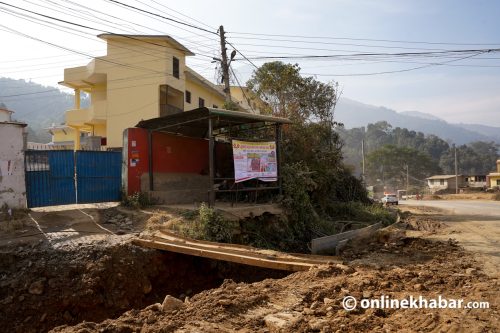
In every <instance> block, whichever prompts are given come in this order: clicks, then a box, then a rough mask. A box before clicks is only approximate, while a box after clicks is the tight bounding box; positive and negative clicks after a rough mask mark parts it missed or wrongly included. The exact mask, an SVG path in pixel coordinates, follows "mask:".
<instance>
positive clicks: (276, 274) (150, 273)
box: [0, 237, 289, 332]
mask: <svg viewBox="0 0 500 333" xmlns="http://www.w3.org/2000/svg"><path fill="white" fill-rule="evenodd" d="M0 251H1V252H0V327H1V329H0V331H2V332H46V331H48V330H50V329H52V328H54V327H56V326H58V325H63V324H66V325H75V324H77V323H81V322H83V321H93V322H100V321H102V320H105V319H108V318H117V317H119V316H120V315H122V314H123V313H124V312H126V311H127V310H131V309H142V308H144V307H146V306H148V305H150V304H154V303H157V302H160V303H161V302H162V301H163V299H164V298H165V296H166V295H172V296H174V297H177V298H180V299H184V298H186V297H189V296H192V295H194V294H197V293H199V292H201V291H203V290H206V289H211V288H216V287H219V286H220V285H221V284H222V283H223V281H224V280H225V279H231V280H233V281H235V282H256V281H260V280H264V279H266V278H282V277H284V276H286V275H288V274H289V273H287V272H284V271H276V270H269V269H260V268H256V267H251V266H245V265H238V264H233V263H227V262H221V261H215V260H210V259H206V258H199V257H193V256H187V255H182V254H176V253H171V252H162V251H157V250H152V249H144V248H141V247H137V246H135V245H132V244H131V243H130V242H127V241H123V239H122V238H120V237H116V239H113V238H111V239H107V240H105V241H97V242H92V243H87V244H84V243H80V244H77V246H63V247H60V248H53V247H52V246H50V245H49V244H47V243H46V242H37V243H36V244H31V245H29V244H28V245H24V246H16V247H13V248H8V247H3V248H2V249H1V250H0Z"/></svg>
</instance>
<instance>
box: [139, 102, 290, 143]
mask: <svg viewBox="0 0 500 333" xmlns="http://www.w3.org/2000/svg"><path fill="white" fill-rule="evenodd" d="M209 118H211V119H212V120H213V122H212V127H213V129H214V130H217V129H221V128H225V127H230V126H237V125H244V124H254V123H271V124H273V123H274V124H290V123H291V121H290V120H289V119H286V118H278V117H271V116H265V115H260V114H253V113H247V112H242V111H230V110H225V109H215V108H208V107H203V108H198V109H194V110H191V111H184V112H179V113H176V114H173V115H169V116H165V117H159V118H153V119H148V120H142V121H140V122H139V123H138V124H137V125H135V127H139V128H145V129H148V130H151V131H160V132H169V133H177V134H182V135H185V136H191V137H199V138H205V137H207V134H208V119H209Z"/></svg>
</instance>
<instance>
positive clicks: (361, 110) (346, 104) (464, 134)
mask: <svg viewBox="0 0 500 333" xmlns="http://www.w3.org/2000/svg"><path fill="white" fill-rule="evenodd" d="M335 118H336V120H337V121H339V122H342V123H344V125H345V127H346V128H354V127H362V126H366V125H368V124H369V123H376V122H378V121H387V122H388V123H389V124H391V125H392V126H393V127H402V128H407V129H409V130H413V131H418V132H422V133H424V134H427V135H429V134H434V135H437V136H439V137H441V138H443V139H444V140H447V141H448V140H449V141H452V142H453V143H456V144H466V143H470V142H473V141H495V142H497V143H500V134H499V133H500V128H497V127H489V126H483V125H468V124H460V125H455V124H450V123H448V122H446V121H444V120H442V119H440V118H437V117H435V116H432V115H429V114H426V113H422V112H418V111H407V112H401V113H399V112H396V111H394V110H391V109H388V108H385V107H377V106H374V105H369V104H363V103H360V102H357V101H354V100H351V99H348V98H341V99H340V100H339V102H338V104H337V107H336V109H335ZM486 129H487V130H486ZM495 133H496V135H495Z"/></svg>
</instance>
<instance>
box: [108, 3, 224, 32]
mask: <svg viewBox="0 0 500 333" xmlns="http://www.w3.org/2000/svg"><path fill="white" fill-rule="evenodd" d="M107 1H108V2H113V3H116V4H119V5H121V6H124V7H128V8H132V9H134V10H136V11H140V12H143V13H148V14H150V15H153V16H156V17H161V18H162V19H165V20H168V21H172V22H175V23H178V24H182V25H185V26H187V27H190V28H194V29H198V30H201V31H205V32H208V33H211V34H214V35H217V36H218V34H217V33H216V32H214V31H210V30H207V29H205V28H201V27H198V26H196V25H193V24H189V23H186V22H182V21H178V20H175V19H173V18H170V17H166V16H163V15H160V14H157V13H153V12H150V11H147V10H145V9H141V8H138V7H135V6H131V5H128V4H126V3H123V2H120V1H116V0H107Z"/></svg>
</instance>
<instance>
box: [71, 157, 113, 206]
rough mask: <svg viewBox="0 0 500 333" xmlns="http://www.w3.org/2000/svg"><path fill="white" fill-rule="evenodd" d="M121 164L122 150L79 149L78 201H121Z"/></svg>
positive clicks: (77, 168) (77, 159) (77, 163)
mask: <svg viewBox="0 0 500 333" xmlns="http://www.w3.org/2000/svg"><path fill="white" fill-rule="evenodd" d="M121 164H122V154H121V152H110V151H107V152H101V151H77V152H76V170H77V177H76V180H77V200H78V203H90V202H106V201H119V200H120V198H121V172H122V165H121Z"/></svg>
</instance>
